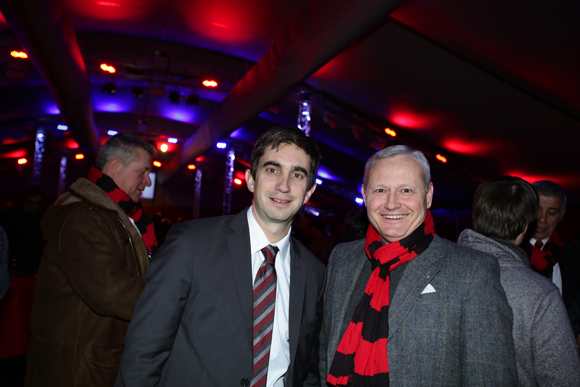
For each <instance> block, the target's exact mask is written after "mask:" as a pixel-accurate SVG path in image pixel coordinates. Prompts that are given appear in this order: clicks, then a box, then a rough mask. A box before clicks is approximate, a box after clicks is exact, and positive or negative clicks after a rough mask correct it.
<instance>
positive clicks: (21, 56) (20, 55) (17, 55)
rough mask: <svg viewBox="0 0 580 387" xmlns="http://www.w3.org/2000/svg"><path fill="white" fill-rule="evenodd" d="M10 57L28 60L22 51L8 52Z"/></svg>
mask: <svg viewBox="0 0 580 387" xmlns="http://www.w3.org/2000/svg"><path fill="white" fill-rule="evenodd" d="M10 56H11V57H13V58H17V59H28V55H27V54H26V53H25V52H24V51H16V50H12V51H10Z"/></svg>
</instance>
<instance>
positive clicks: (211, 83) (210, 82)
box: [202, 79, 218, 87]
mask: <svg viewBox="0 0 580 387" xmlns="http://www.w3.org/2000/svg"><path fill="white" fill-rule="evenodd" d="M202 84H203V85H204V86H205V87H217V85H218V83H217V82H216V81H214V80H213V79H206V80H204V81H203V82H202Z"/></svg>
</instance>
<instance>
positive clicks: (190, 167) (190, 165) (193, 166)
mask: <svg viewBox="0 0 580 387" xmlns="http://www.w3.org/2000/svg"><path fill="white" fill-rule="evenodd" d="M195 168H197V167H196V166H195V164H189V165H188V166H187V169H191V170H193V169H195Z"/></svg>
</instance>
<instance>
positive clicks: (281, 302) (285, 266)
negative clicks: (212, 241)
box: [248, 206, 290, 387]
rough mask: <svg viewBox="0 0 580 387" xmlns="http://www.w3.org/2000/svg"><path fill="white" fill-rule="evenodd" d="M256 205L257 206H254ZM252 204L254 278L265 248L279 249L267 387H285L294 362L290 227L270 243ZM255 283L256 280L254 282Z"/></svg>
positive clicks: (250, 220) (249, 221)
mask: <svg viewBox="0 0 580 387" xmlns="http://www.w3.org/2000/svg"><path fill="white" fill-rule="evenodd" d="M252 207H253V206H252ZM252 207H250V208H249V209H248V226H249V227H250V249H251V252H252V278H253V279H255V278H256V274H258V269H259V268H260V266H261V265H262V262H264V259H265V258H264V254H262V252H261V250H262V249H263V248H264V247H266V246H268V245H273V246H276V247H278V249H279V251H278V254H277V255H276V260H275V261H274V268H275V269H276V307H275V309H274V327H273V331H272V343H271V345H270V360H269V363H268V377H267V379H266V387H283V386H284V375H285V374H286V371H287V370H288V366H289V365H290V342H289V336H288V312H289V306H290V230H288V234H286V236H285V237H284V238H282V240H280V241H279V242H277V243H270V241H269V240H268V237H267V236H266V234H265V233H264V231H263V230H262V228H261V227H260V225H259V224H258V222H257V221H256V219H255V218H254V214H253V213H252ZM252 283H253V282H252Z"/></svg>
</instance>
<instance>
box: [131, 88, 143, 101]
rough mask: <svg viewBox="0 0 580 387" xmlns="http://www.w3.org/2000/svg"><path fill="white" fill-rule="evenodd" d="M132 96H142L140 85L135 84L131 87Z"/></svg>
mask: <svg viewBox="0 0 580 387" xmlns="http://www.w3.org/2000/svg"><path fill="white" fill-rule="evenodd" d="M133 97H137V98H143V88H142V87H141V86H135V87H134V88H133Z"/></svg>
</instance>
